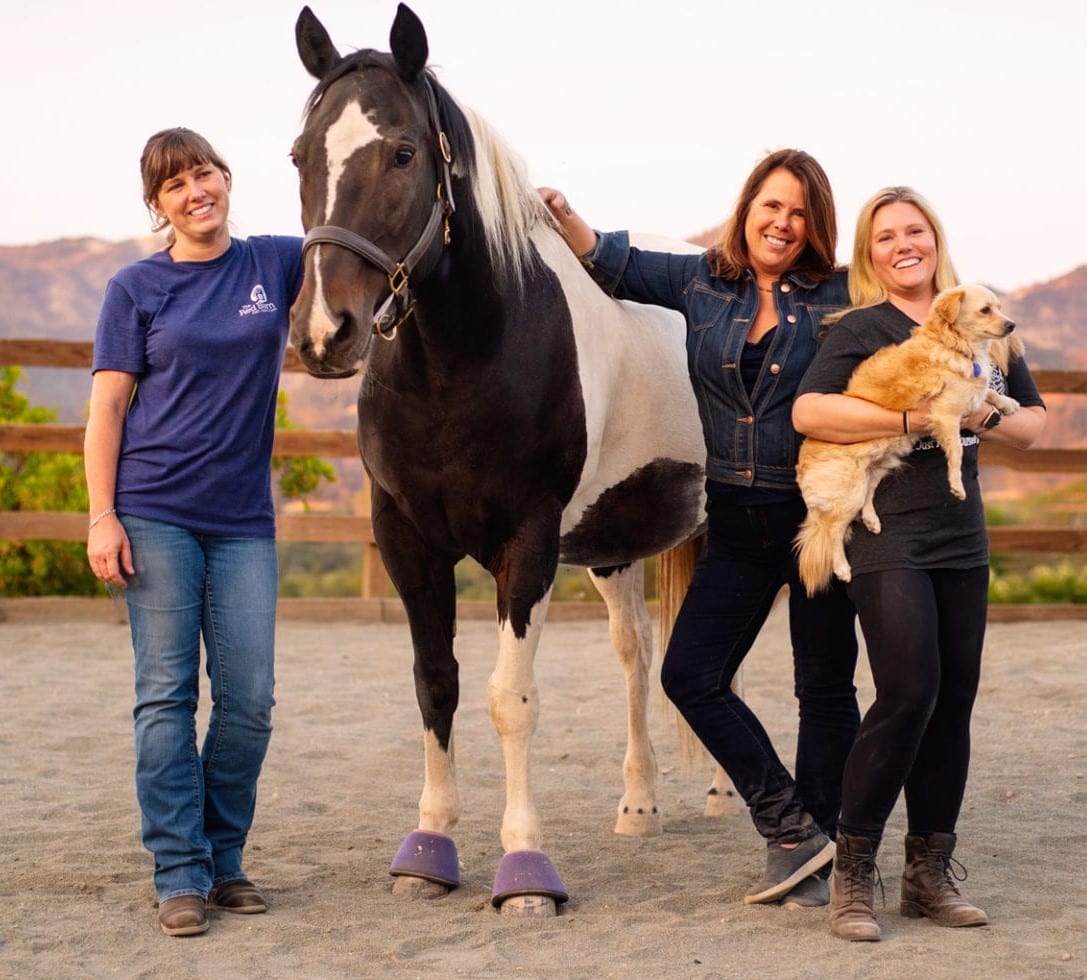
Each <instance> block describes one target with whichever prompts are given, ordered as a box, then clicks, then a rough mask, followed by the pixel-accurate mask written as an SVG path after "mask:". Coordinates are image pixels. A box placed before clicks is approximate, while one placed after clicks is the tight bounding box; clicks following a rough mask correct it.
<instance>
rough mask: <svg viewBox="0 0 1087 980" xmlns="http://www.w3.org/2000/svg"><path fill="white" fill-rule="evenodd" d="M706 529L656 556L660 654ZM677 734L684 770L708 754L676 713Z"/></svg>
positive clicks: (670, 632) (691, 573)
mask: <svg viewBox="0 0 1087 980" xmlns="http://www.w3.org/2000/svg"><path fill="white" fill-rule="evenodd" d="M705 542H706V532H705V531H703V532H702V533H701V534H697V535H695V537H693V538H691V539H690V540H688V541H685V542H684V543H683V544H679V545H676V547H674V548H670V549H669V550H668V551H665V552H662V553H661V554H659V555H658V556H657V594H658V601H659V607H660V649H661V654H662V656H663V653H664V651H665V650H667V649H668V641H669V640H670V639H671V637H672V627H673V626H674V625H675V622H676V616H678V615H679V607H680V605H681V604H682V603H683V597H684V596H685V595H686V594H687V587H688V586H689V585H690V584H691V579H692V578H693V577H694V566H695V563H696V562H697V561H698V556H699V555H700V554H701V553H702V548H703V547H704V546H705ZM676 734H677V737H678V739H679V752H680V759H681V761H682V764H683V766H684V768H685V769H686V770H688V771H689V770H691V769H693V768H694V767H695V765H697V764H699V763H702V762H703V761H704V760H705V759H706V756H707V753H706V749H705V748H704V746H703V745H702V743H701V742H700V741H699V740H698V738H697V736H696V735H695V733H694V732H693V731H691V729H690V727H689V726H688V725H687V723H686V722H685V721H684V720H683V718H682V716H680V715H678V714H677V716H676Z"/></svg>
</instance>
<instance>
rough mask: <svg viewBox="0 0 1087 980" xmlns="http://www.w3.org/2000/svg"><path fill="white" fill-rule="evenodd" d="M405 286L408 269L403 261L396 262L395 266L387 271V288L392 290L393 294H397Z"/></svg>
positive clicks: (406, 285)
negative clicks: (390, 270)
mask: <svg viewBox="0 0 1087 980" xmlns="http://www.w3.org/2000/svg"><path fill="white" fill-rule="evenodd" d="M407 288H408V270H407V269H405V268H404V263H403V262H397V263H396V268H395V269H393V271H392V272H390V273H389V289H391V290H392V291H393V295H394V296H399V295H400V294H401V293H402V292H403V291H404V290H405V289H407Z"/></svg>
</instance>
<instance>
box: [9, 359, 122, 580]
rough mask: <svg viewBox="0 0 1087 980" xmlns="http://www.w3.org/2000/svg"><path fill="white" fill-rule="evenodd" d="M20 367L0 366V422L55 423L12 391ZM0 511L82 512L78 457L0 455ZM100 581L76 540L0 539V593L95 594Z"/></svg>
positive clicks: (84, 503)
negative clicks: (92, 571)
mask: <svg viewBox="0 0 1087 980" xmlns="http://www.w3.org/2000/svg"><path fill="white" fill-rule="evenodd" d="M22 374H23V371H22V368H18V367H0V422H3V423H9V424H22V423H41V422H54V421H56V413H55V412H53V411H51V410H50V409H47V408H41V407H34V406H31V405H30V403H29V400H28V399H27V398H26V396H25V395H22V394H20V393H19V392H18V391H16V390H15V388H16V385H17V384H18V382H19V379H20V377H22ZM0 510H11V511H19V510H21V511H39V510H74V511H82V512H84V513H86V511H87V484H86V478H85V477H84V473H83V457H82V456H80V455H79V454H77V453H41V452H28V453H4V454H0ZM101 589H102V587H101V585H100V584H99V582H98V580H97V579H95V577H94V575H93V574H91V570H90V568H89V567H88V565H87V552H86V548H85V547H84V545H83V544H82V543H81V542H78V541H0V595H4V596H7V597H18V596H39V595H99V594H100V593H101Z"/></svg>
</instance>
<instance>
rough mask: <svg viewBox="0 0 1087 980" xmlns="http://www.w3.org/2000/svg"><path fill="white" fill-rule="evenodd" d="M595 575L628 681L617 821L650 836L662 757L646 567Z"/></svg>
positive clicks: (656, 819) (657, 820) (655, 825)
mask: <svg viewBox="0 0 1087 980" xmlns="http://www.w3.org/2000/svg"><path fill="white" fill-rule="evenodd" d="M590 575H591V577H592V580H593V584H594V585H595V586H596V588H597V589H598V591H599V592H600V595H601V596H603V598H604V602H605V603H606V604H607V607H608V625H609V627H610V630H611V642H612V645H613V646H614V647H615V652H616V653H617V654H618V655H619V663H620V665H621V666H622V668H623V672H624V674H625V675H626V682H627V751H626V757H625V758H624V759H623V784H624V793H623V797H622V799H621V800H620V801H619V814H618V817H617V819H616V821H615V832H616V833H617V834H632V835H640V836H648V835H650V834H659V833H660V832H661V817H660V811H659V810H658V808H657V757H656V755H655V754H654V752H653V743H652V742H651V741H650V739H649V716H648V707H649V667H650V664H651V663H652V661H653V626H652V623H651V621H650V618H649V611H648V610H647V609H646V605H645V587H644V581H645V572H644V567H643V564H642V562H640V561H638V562H635V563H634V564H633V565H631V566H630V567H629V568H626V569H624V570H623V571H621V572H613V573H612V574H611V575H608V576H606V577H598V576H596V575H592V573H591V572H590Z"/></svg>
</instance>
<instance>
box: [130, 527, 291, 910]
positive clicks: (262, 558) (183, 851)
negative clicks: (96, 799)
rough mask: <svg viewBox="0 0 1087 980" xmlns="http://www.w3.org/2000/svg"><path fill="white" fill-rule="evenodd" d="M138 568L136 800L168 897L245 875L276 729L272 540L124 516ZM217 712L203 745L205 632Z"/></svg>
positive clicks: (134, 598)
mask: <svg viewBox="0 0 1087 980" xmlns="http://www.w3.org/2000/svg"><path fill="white" fill-rule="evenodd" d="M122 523H123V524H124V527H125V531H126V532H127V533H128V538H129V541H130V542H131V544H132V557H133V561H134V563H135V566H136V574H135V576H133V578H132V579H131V580H130V582H129V585H128V588H127V589H126V590H125V598H126V601H127V603H128V616H129V623H130V624H131V629H132V646H133V648H134V650H135V657H136V707H135V710H134V712H133V714H134V717H135V721H136V726H135V727H136V796H137V799H138V800H139V804H140V811H141V813H142V827H143V843H144V846H145V847H146V848H147V849H148V850H149V851H150V852H151V853H152V854H153V855H154V858H155V890H156V891H157V892H158V897H159V901H166V900H167V899H169V898H175V897H177V896H179V895H199V896H201V897H204V898H206V897H207V894H208V891H209V890H210V889H211V888H212V886H214V885H221V884H223V883H224V882H227V881H231V880H233V879H235V878H244V877H245V873H244V872H243V870H242V849H243V847H244V846H245V841H246V837H247V836H248V833H249V827H250V825H251V824H252V822H253V811H254V808H255V805H256V798H257V777H258V776H259V775H260V769H261V765H262V763H263V762H264V755H265V752H266V751H267V748H268V740H269V737H270V736H271V733H272V705H273V704H274V703H275V699H274V698H273V694H272V691H273V687H274V682H275V680H274V649H275V616H276V595H277V592H278V584H279V568H278V563H277V558H276V547H275V541H274V539H272V538H224V537H209V536H206V535H201V534H194V533H192V532H189V531H186V530H183V529H182V528H179V527H175V526H174V525H172V524H164V523H162V522H160V521H148V520H144V519H142V518H138V517H128V516H126V517H123V518H122ZM201 637H203V640H204V646H205V649H206V651H207V674H208V678H209V680H210V684H211V699H212V708H211V714H210V718H209V722H208V730H207V733H206V735H205V738H204V745H203V749H202V751H200V752H199V753H198V752H197V746H196V706H197V699H198V696H199V688H200V639H201Z"/></svg>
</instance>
